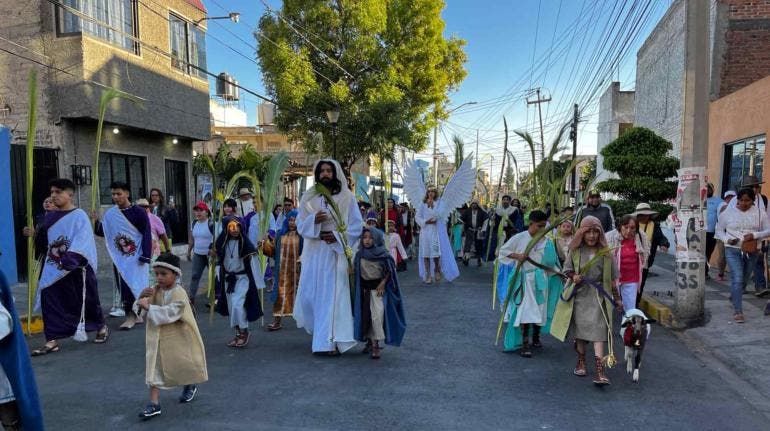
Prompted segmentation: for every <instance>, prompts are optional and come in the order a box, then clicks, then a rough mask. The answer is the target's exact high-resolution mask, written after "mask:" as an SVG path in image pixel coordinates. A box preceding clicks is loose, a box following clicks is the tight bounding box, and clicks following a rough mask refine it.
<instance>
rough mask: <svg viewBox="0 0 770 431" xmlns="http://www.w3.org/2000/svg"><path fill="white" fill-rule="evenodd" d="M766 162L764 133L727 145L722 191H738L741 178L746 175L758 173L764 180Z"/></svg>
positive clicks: (760, 178) (758, 176)
mask: <svg viewBox="0 0 770 431" xmlns="http://www.w3.org/2000/svg"><path fill="white" fill-rule="evenodd" d="M764 162H765V136H764V135H762V136H755V137H753V138H747V139H744V140H741V141H738V142H733V143H731V144H727V145H725V158H724V169H723V171H722V172H723V174H722V191H723V192H724V191H727V190H735V191H737V190H738V189H739V188H740V186H741V179H742V178H743V177H744V176H746V175H756V176H757V178H759V180H760V181H762V170H763V169H762V167H763V166H764Z"/></svg>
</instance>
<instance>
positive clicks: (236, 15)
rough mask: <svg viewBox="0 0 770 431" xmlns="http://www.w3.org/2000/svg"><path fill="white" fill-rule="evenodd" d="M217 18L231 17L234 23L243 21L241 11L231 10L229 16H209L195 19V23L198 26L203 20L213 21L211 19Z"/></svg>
mask: <svg viewBox="0 0 770 431" xmlns="http://www.w3.org/2000/svg"><path fill="white" fill-rule="evenodd" d="M215 19H229V20H230V21H232V22H234V23H238V22H240V21H241V13H240V12H230V13H229V14H227V16H207V17H204V18H201V19H198V20H195V22H194V23H193V24H195V25H196V26H197V25H198V24H200V23H202V22H203V21H211V20H215Z"/></svg>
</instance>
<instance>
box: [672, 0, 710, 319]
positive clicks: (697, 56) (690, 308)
mask: <svg viewBox="0 0 770 431" xmlns="http://www.w3.org/2000/svg"><path fill="white" fill-rule="evenodd" d="M684 7H685V74H684V113H683V115H682V120H683V121H682V154H681V167H682V168H700V169H702V170H701V175H703V173H704V172H705V166H706V153H707V148H708V129H709V128H708V121H709V117H708V108H709V98H708V95H709V61H708V58H709V3H708V2H704V1H702V0H686V2H685V4H684ZM702 181H704V179H703V178H697V179H696V181H695V184H693V185H692V186H693V187H695V186H697V187H698V188H700V184H701V182H702ZM677 208H678V213H679V214H680V218H681V219H682V221H683V223H682V229H685V230H686V232H687V243H686V244H680V245H684V246H686V247H687V249H688V252H689V251H694V252H695V253H687V254H688V255H689V256H687V258H684V257H678V258H677V260H676V274H675V276H676V279H675V285H676V287H677V289H676V297H675V302H674V314H675V320H676V322H674V323H675V324H676V325H677V326H684V327H687V326H692V325H697V324H699V323H700V322H702V321H703V316H704V309H705V293H706V286H705V284H706V283H705V282H706V280H705V278H706V273H705V269H706V266H705V265H706V256H705V244H706V232H705V230H704V227H703V225H702V222H703V221H704V220H703V213H704V211H703V208H704V202H703V201H702V199H701V193H700V190H698V193H683V194H681V197H680V198H679V201H678V202H677ZM696 213H697V214H698V217H697V218H689V216H690V215H693V214H696ZM685 216H687V217H688V218H686V217H685ZM693 220H694V221H695V223H692V222H691V221H693ZM699 221H700V222H701V223H698V222H699ZM692 255H695V256H697V258H696V259H693V258H692Z"/></svg>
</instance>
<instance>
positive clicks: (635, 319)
mask: <svg viewBox="0 0 770 431" xmlns="http://www.w3.org/2000/svg"><path fill="white" fill-rule="evenodd" d="M655 322H656V320H655V319H648V318H647V316H645V315H644V312H642V310H639V309H636V308H632V309H630V310H628V311H626V313H625V315H624V316H623V322H622V323H621V325H620V335H621V336H622V337H623V344H624V345H625V359H626V372H628V374H633V375H632V376H631V379H632V380H633V381H634V383H639V367H640V366H641V365H642V352H644V345H645V344H646V343H647V339H648V338H649V337H650V332H652V325H651V324H652V323H655Z"/></svg>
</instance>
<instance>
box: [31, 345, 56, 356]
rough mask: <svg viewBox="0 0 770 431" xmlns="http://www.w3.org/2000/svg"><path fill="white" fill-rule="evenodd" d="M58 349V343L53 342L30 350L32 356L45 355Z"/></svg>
mask: <svg viewBox="0 0 770 431" xmlns="http://www.w3.org/2000/svg"><path fill="white" fill-rule="evenodd" d="M59 350H60V347H59V344H58V343H55V344H54V345H53V346H49V345H48V343H46V344H44V345H43V346H42V347H40V348H38V349H35V350H33V351H32V356H45V355H47V354H49V353H56V352H58V351H59Z"/></svg>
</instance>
